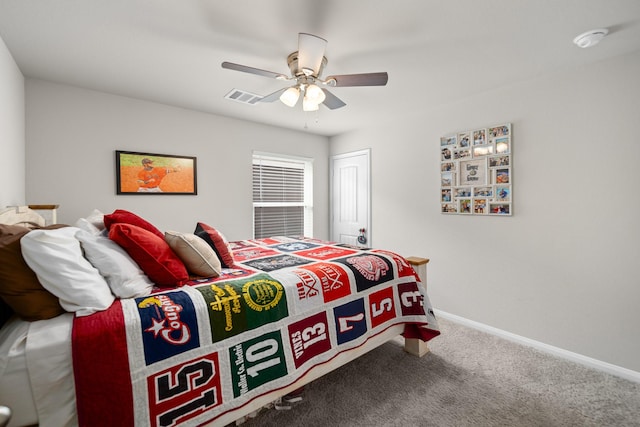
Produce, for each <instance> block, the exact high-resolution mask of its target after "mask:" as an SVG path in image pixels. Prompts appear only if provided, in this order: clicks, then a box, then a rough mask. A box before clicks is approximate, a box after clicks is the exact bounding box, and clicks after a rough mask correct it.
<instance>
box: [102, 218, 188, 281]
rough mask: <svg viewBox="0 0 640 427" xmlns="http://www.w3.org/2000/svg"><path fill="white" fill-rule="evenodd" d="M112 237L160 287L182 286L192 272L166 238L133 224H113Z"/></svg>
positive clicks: (110, 234)
mask: <svg viewBox="0 0 640 427" xmlns="http://www.w3.org/2000/svg"><path fill="white" fill-rule="evenodd" d="M109 238H110V239H111V240H113V241H114V242H116V243H117V244H119V245H120V246H122V247H123V248H124V250H125V251H127V253H128V254H129V256H131V258H133V260H134V261H135V262H136V263H137V264H138V265H139V266H140V268H141V269H142V271H144V273H145V274H146V275H147V276H149V278H150V279H151V280H152V281H153V282H154V283H155V284H156V285H158V286H164V287H170V286H181V285H183V284H184V283H185V282H186V281H187V280H189V273H187V268H186V267H185V266H184V264H183V263H182V261H181V260H180V258H178V256H177V255H176V254H175V253H174V252H173V250H172V249H171V248H170V247H169V245H168V244H167V242H165V241H164V238H160V237H158V236H156V235H155V234H153V233H152V232H150V231H148V230H145V229H144V228H140V227H138V226H135V225H131V224H122V223H118V224H113V225H112V226H111V228H110V229H109Z"/></svg>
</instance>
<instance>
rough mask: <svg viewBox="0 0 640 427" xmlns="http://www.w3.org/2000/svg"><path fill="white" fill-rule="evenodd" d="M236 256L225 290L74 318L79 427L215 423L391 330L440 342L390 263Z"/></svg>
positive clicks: (182, 292) (241, 251)
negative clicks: (401, 328) (400, 328)
mask: <svg viewBox="0 0 640 427" xmlns="http://www.w3.org/2000/svg"><path fill="white" fill-rule="evenodd" d="M231 245H232V248H233V254H234V258H235V260H236V265H235V266H234V268H232V269H225V270H224V271H223V274H222V275H221V276H220V277H218V278H215V279H203V280H197V281H192V282H189V283H188V284H187V285H185V286H183V287H180V288H176V289H170V290H162V291H159V292H156V293H153V294H151V295H150V296H147V297H142V298H135V299H123V300H116V301H115V302H114V304H113V305H112V306H111V307H110V308H109V309H108V310H106V311H103V312H99V313H95V314H93V315H91V316H86V317H77V318H75V320H74V328H73V340H72V350H73V365H74V376H75V382H76V402H77V412H78V420H79V424H80V425H90V426H101V425H109V426H113V425H118V426H129V425H131V426H133V425H137V426H178V425H199V424H202V423H205V422H210V421H215V420H216V419H217V418H218V417H220V416H221V415H223V414H225V413H226V412H229V411H231V410H235V409H236V408H241V407H243V406H244V405H248V404H249V403H250V402H251V401H252V400H253V399H255V398H256V397H258V396H260V395H263V394H265V393H267V392H268V391H270V390H274V389H280V388H283V387H286V386H288V385H290V384H292V383H294V382H295V381H296V380H298V379H299V378H301V377H302V376H303V375H304V374H305V372H307V371H308V370H309V369H311V368H312V367H313V366H315V365H318V364H323V363H331V361H332V360H333V359H335V358H336V356H337V355H339V354H340V353H341V352H345V351H349V350H351V349H354V348H357V347H359V346H361V345H362V344H363V343H365V342H366V341H367V340H368V339H370V338H371V337H372V336H375V335H376V334H379V333H381V332H382V331H384V330H386V329H388V328H390V327H391V326H394V325H397V324H404V325H405V326H404V335H405V337H410V338H421V339H423V340H425V341H427V340H429V339H431V338H433V337H435V336H437V335H438V334H439V331H438V326H437V322H436V319H435V317H434V316H433V311H432V309H431V305H430V303H429V299H428V296H427V294H426V290H425V288H424V286H423V285H422V283H421V282H420V279H419V278H418V276H417V275H416V273H415V272H414V271H413V269H412V268H411V266H410V265H409V264H408V262H407V261H406V260H405V259H403V258H402V257H400V256H398V255H396V254H394V253H391V252H388V251H383V250H375V249H363V248H357V247H351V246H348V245H340V244H332V243H328V242H323V241H318V240H314V239H292V238H269V239H260V240H246V241H241V242H233V243H232V244H231Z"/></svg>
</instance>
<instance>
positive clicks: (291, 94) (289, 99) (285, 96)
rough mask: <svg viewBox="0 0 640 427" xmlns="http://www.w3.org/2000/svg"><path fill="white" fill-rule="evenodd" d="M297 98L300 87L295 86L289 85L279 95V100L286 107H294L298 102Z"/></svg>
mask: <svg viewBox="0 0 640 427" xmlns="http://www.w3.org/2000/svg"><path fill="white" fill-rule="evenodd" d="M298 98H300V89H298V88H297V87H296V86H293V87H290V88H289V89H287V90H285V91H284V92H282V95H280V101H282V103H283V104H284V105H286V106H287V107H295V105H296V104H297V103H298Z"/></svg>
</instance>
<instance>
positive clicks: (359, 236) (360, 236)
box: [358, 228, 367, 245]
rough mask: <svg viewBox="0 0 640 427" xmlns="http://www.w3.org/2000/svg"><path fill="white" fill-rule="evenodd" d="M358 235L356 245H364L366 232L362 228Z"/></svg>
mask: <svg viewBox="0 0 640 427" xmlns="http://www.w3.org/2000/svg"><path fill="white" fill-rule="evenodd" d="M359 231H360V234H359V235H358V243H360V244H361V245H365V244H366V243H367V236H365V234H364V233H365V232H366V230H365V229H364V228H361V229H360V230H359Z"/></svg>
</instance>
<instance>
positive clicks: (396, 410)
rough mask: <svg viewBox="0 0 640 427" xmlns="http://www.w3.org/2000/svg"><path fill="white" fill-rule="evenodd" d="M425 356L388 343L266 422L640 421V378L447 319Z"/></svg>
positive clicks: (265, 416)
mask: <svg viewBox="0 0 640 427" xmlns="http://www.w3.org/2000/svg"><path fill="white" fill-rule="evenodd" d="M439 322H440V327H441V330H442V335H441V336H439V337H437V338H435V339H434V340H432V341H431V343H430V345H429V347H430V349H431V352H430V353H429V354H427V355H426V356H424V357H423V358H417V357H414V356H411V355H409V354H407V353H405V352H404V351H403V349H402V340H401V339H398V340H395V341H391V342H388V343H386V344H384V345H382V346H381V347H379V348H377V349H375V350H373V351H372V352H370V353H368V354H366V355H364V356H363V357H361V358H359V359H358V360H356V361H354V362H352V363H350V364H348V365H347V366H343V367H341V368H339V369H337V370H336V371H334V372H332V373H330V374H329V375H327V376H325V377H323V378H320V379H319V380H316V381H315V382H313V383H312V384H310V385H308V386H307V387H305V390H304V400H303V401H302V402H300V403H297V404H295V405H294V406H293V408H292V409H290V410H286V411H285V410H279V411H278V410H275V409H268V410H263V411H262V412H260V413H259V414H258V416H257V417H256V418H254V419H251V420H249V421H247V422H245V423H244V424H243V426H244V427H259V426H323V427H324V426H367V427H368V426H594V427H595V426H598V427H602V426H616V427H618V426H640V384H639V383H634V382H630V381H627V380H624V379H621V378H618V377H615V376H612V375H609V374H605V373H601V372H599V371H595V370H592V369H589V368H586V367H583V366H582V365H578V364H575V363H572V362H569V361H566V360H564V359H558V358H555V357H553V356H549V355H547V354H545V353H542V352H539V351H536V350H533V349H531V348H529V347H524V346H520V345H518V344H515V343H513V342H510V341H506V340H503V339H501V338H497V337H494V336H491V335H488V334H486V333H483V332H480V331H477V330H475V329H471V328H468V327H465V326H461V325H458V324H456V323H452V322H450V321H446V320H442V319H439Z"/></svg>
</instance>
